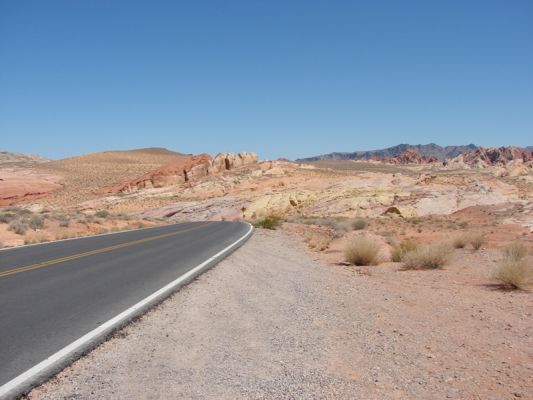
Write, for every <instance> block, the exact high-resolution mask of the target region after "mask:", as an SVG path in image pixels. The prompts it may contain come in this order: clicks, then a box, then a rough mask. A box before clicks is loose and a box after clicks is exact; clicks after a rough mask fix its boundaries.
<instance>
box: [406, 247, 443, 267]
mask: <svg viewBox="0 0 533 400" xmlns="http://www.w3.org/2000/svg"><path fill="white" fill-rule="evenodd" d="M451 251H452V249H451V248H450V246H449V245H447V244H432V245H426V246H421V247H418V248H417V249H416V250H414V251H410V252H408V253H406V254H405V255H404V257H403V263H404V268H405V269H437V268H442V267H443V266H444V265H445V264H447V263H448V262H449V260H450V255H451Z"/></svg>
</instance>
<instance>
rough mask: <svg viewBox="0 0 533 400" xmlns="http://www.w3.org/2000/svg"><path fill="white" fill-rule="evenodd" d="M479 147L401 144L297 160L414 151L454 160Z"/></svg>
mask: <svg viewBox="0 0 533 400" xmlns="http://www.w3.org/2000/svg"><path fill="white" fill-rule="evenodd" d="M478 148H479V146H476V145H475V144H468V145H452V146H439V145H438V144H435V143H429V144H416V145H411V144H407V143H401V144H398V145H396V146H392V147H387V148H384V149H376V150H359V151H353V152H333V153H327V154H321V155H318V156H312V157H305V158H300V159H297V160H296V161H299V162H310V161H321V160H370V159H377V160H380V159H389V158H394V157H397V156H399V155H400V154H402V153H404V152H405V151H407V150H412V149H414V150H416V151H417V152H418V153H419V154H420V155H421V156H424V157H435V158H437V159H438V160H441V161H444V160H445V159H450V158H455V157H457V156H458V155H460V154H463V153H467V152H470V151H474V150H477V149H478Z"/></svg>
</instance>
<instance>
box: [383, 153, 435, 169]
mask: <svg viewBox="0 0 533 400" xmlns="http://www.w3.org/2000/svg"><path fill="white" fill-rule="evenodd" d="M437 161H439V160H438V159H437V157H426V156H422V155H420V153H418V151H416V150H415V149H408V150H405V151H404V152H403V153H400V154H398V155H397V156H396V157H393V158H391V159H390V160H388V162H389V163H391V164H402V165H403V164H429V163H433V162H437Z"/></svg>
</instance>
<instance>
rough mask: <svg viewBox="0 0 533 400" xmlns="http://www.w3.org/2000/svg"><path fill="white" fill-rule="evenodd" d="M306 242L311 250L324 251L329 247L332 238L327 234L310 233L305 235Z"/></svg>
mask: <svg viewBox="0 0 533 400" xmlns="http://www.w3.org/2000/svg"><path fill="white" fill-rule="evenodd" d="M305 241H306V242H307V245H308V246H309V247H310V248H311V249H315V250H318V251H324V250H326V249H327V248H328V247H329V245H330V243H331V237H330V236H329V235H328V234H326V233H318V232H309V233H307V234H306V235H305Z"/></svg>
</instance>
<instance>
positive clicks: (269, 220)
mask: <svg viewBox="0 0 533 400" xmlns="http://www.w3.org/2000/svg"><path fill="white" fill-rule="evenodd" d="M282 223H283V218H281V217H278V216H275V215H270V216H268V217H265V218H263V219H260V220H258V221H255V222H253V226H255V227H256V228H263V229H271V230H275V229H277V228H278V227H279V226H280V225H281V224H282Z"/></svg>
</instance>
